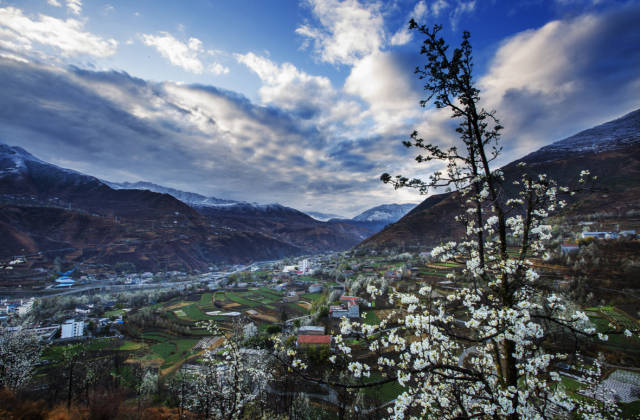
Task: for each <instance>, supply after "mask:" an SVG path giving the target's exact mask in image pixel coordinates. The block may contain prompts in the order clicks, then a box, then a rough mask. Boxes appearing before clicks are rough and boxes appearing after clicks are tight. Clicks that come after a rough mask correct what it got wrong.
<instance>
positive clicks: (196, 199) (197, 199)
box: [102, 180, 239, 206]
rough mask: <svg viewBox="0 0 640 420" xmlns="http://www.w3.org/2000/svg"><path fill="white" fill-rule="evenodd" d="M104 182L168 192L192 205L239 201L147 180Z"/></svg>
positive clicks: (114, 186) (119, 188)
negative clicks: (209, 195) (182, 189)
mask: <svg viewBox="0 0 640 420" xmlns="http://www.w3.org/2000/svg"><path fill="white" fill-rule="evenodd" d="M102 182H104V183H105V184H107V185H108V186H110V187H111V188H113V189H116V190H122V189H127V190H149V191H153V192H157V193H162V194H169V195H171V196H173V197H174V198H177V199H178V200H180V201H182V202H183V203H186V204H189V205H192V206H217V205H233V204H236V203H239V201H234V200H225V199H222V198H216V197H207V196H204V195H202V194H198V193H193V192H188V191H181V190H178V189H175V188H170V187H165V186H162V185H158V184H154V183H152V182H147V181H138V182H111V181H105V180H103V181H102Z"/></svg>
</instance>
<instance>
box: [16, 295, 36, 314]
mask: <svg viewBox="0 0 640 420" xmlns="http://www.w3.org/2000/svg"><path fill="white" fill-rule="evenodd" d="M32 309H33V298H31V299H28V300H23V301H22V304H21V305H20V307H19V308H18V315H20V316H25V315H26V314H28V313H29V312H31V310H32Z"/></svg>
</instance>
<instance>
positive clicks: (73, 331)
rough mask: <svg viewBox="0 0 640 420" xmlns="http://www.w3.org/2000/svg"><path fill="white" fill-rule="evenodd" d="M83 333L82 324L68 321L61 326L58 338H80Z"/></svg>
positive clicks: (81, 322)
mask: <svg viewBox="0 0 640 420" xmlns="http://www.w3.org/2000/svg"><path fill="white" fill-rule="evenodd" d="M83 333H84V322H83V321H76V320H74V319H68V320H67V321H65V323H64V324H62V333H61V335H60V338H73V337H82V335H83Z"/></svg>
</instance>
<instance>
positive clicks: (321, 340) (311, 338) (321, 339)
mask: <svg viewBox="0 0 640 420" xmlns="http://www.w3.org/2000/svg"><path fill="white" fill-rule="evenodd" d="M298 344H331V336H330V335H299V336H298Z"/></svg>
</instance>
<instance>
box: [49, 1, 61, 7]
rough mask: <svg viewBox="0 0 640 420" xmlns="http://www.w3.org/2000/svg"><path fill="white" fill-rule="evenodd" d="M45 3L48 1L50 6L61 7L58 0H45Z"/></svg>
mask: <svg viewBox="0 0 640 420" xmlns="http://www.w3.org/2000/svg"><path fill="white" fill-rule="evenodd" d="M47 3H49V4H50V5H51V6H55V7H61V6H62V4H60V2H59V1H58V0H47Z"/></svg>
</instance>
